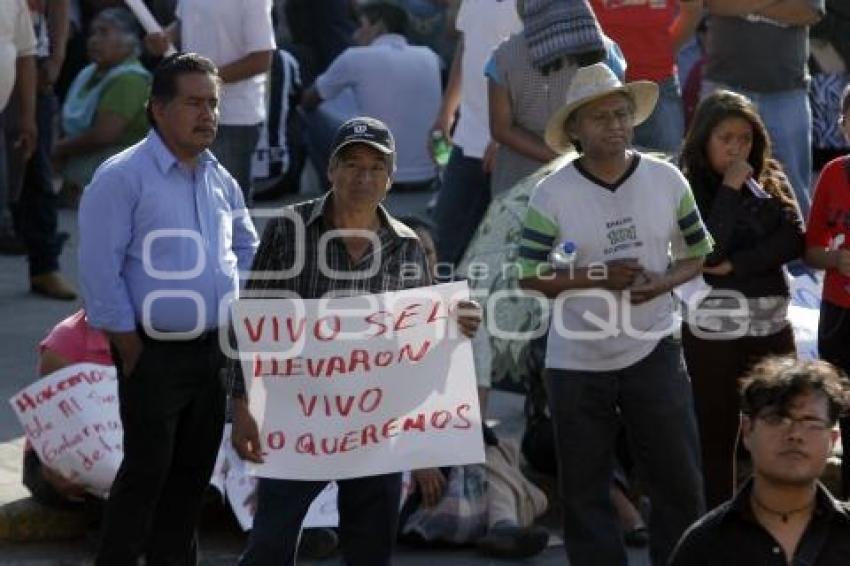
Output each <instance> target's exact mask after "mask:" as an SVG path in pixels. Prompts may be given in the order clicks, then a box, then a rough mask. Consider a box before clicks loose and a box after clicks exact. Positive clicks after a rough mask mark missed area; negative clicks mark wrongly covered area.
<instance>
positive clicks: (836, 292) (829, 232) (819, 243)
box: [806, 156, 850, 308]
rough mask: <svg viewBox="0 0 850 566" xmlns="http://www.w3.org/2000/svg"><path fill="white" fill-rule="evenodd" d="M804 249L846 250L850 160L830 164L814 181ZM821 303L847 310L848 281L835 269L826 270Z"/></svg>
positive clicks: (849, 242)
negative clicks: (813, 194)
mask: <svg viewBox="0 0 850 566" xmlns="http://www.w3.org/2000/svg"><path fill="white" fill-rule="evenodd" d="M836 238H838V240H837V241H836ZM842 238H843V240H844V241H843V242H841V239H842ZM839 242H840V244H839ZM806 247H818V248H827V247H829V248H841V249H850V156H845V157H839V158H838V159H833V160H832V161H830V162H829V163H828V164H827V165H826V167H824V168H823V171H822V172H821V174H820V177H819V178H818V183H817V186H815V196H814V200H813V202H812V210H811V212H810V213H809V223H808V225H807V231H806ZM823 299H824V300H825V301H828V302H830V303H832V304H834V305H838V306H840V307H843V308H850V277H847V276H846V275H842V274H840V273H839V272H838V270H836V269H827V270H826V278H825V279H824V282H823Z"/></svg>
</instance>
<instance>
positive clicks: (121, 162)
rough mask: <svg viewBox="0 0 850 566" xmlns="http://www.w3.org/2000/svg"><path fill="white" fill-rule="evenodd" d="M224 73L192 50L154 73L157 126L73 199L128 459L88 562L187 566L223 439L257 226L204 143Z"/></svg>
mask: <svg viewBox="0 0 850 566" xmlns="http://www.w3.org/2000/svg"><path fill="white" fill-rule="evenodd" d="M219 89H220V80H219V77H218V73H217V70H216V68H215V66H214V65H213V64H212V62H210V61H209V60H208V59H205V58H203V57H200V56H198V55H195V54H182V55H176V56H173V57H170V58H168V59H166V60H165V61H163V63H162V64H161V65H160V66H159V68H157V70H156V72H155V73H154V78H153V84H152V87H151V97H150V100H149V101H148V117H149V118H150V120H151V124H152V125H153V129H152V130H151V132H150V133H149V134H148V136H147V137H146V138H145V139H144V140H143V141H141V142H140V143H138V144H136V145H134V146H132V147H130V148H128V149H127V150H126V151H123V152H121V153H119V154H118V155H116V156H114V157H113V158H111V159H110V160H108V161H107V162H106V163H104V165H103V166H101V167H100V168H99V169H98V171H97V172H96V173H95V176H94V178H93V180H92V182H91V184H90V185H89V186H88V187H86V190H85V192H84V194H83V198H82V201H81V203H80V212H79V224H80V252H79V262H80V278H81V281H82V288H83V295H84V297H85V304H86V311H87V315H88V319H89V321H90V323H91V325H92V326H94V327H96V328H100V329H102V330H104V331H105V332H106V334H107V336H108V337H109V341H110V346H111V350H112V356H113V359H114V360H115V365H116V367H117V368H118V395H119V402H120V410H121V419H122V422H123V424H124V460H123V461H122V463H121V467H120V469H119V470H118V474H117V476H116V478H115V482H114V483H113V486H112V490H111V491H110V496H109V501H108V503H107V506H106V512H105V516H104V522H103V537H102V541H101V546H100V549H99V551H98V557H97V562H96V564H98V565H103V566H106V565H108V566H121V565H124V564H128V565H129V564H133V565H135V564H136V562H137V560H138V558H139V557H140V556H145V558H146V559H147V564H149V565H160V564H195V563H196V560H197V543H196V538H195V525H196V523H197V519H198V515H199V512H200V505H201V499H202V496H203V493H204V490H205V488H206V486H207V484H208V483H209V479H210V475H211V473H212V469H213V465H214V463H215V458H216V454H217V452H218V446H219V444H220V442H221V433H222V426H223V422H224V388H223V383H222V381H221V378H220V373H219V370H220V369H221V367H222V366H223V356H222V353H221V351H220V348H219V345H218V344H219V341H218V329H219V328H226V326H227V325H226V322H227V318H226V317H227V313H228V310H229V308H228V307H229V304H230V301H231V300H233V299H234V298H235V297H236V295H237V294H238V292H239V269H242V270H248V269H250V266H251V262H252V260H253V255H254V252H255V250H256V248H257V234H256V231H255V230H254V226H253V224H252V222H251V219H250V216H248V214H247V211H246V210H245V205H244V201H243V198H242V193H241V191H240V189H239V186H238V184H237V183H236V182H235V181H234V180H233V178H232V177H231V176H230V175H229V174H228V172H227V171H226V170H225V169H224V167H222V166H221V165H220V164H219V163H218V161H217V160H216V159H215V157H213V155H212V154H211V153H210V152H209V151H208V150H207V148H208V147H209V145H210V144H211V143H212V142H213V140H214V139H215V135H216V128H217V125H218V107H217V105H218V97H219Z"/></svg>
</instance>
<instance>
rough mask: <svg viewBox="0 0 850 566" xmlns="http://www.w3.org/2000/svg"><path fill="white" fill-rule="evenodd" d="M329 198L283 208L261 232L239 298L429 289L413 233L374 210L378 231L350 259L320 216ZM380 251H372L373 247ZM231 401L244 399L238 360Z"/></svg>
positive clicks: (233, 367)
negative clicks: (361, 251)
mask: <svg viewBox="0 0 850 566" xmlns="http://www.w3.org/2000/svg"><path fill="white" fill-rule="evenodd" d="M332 198H333V193H328V194H327V195H326V196H324V197H320V198H317V199H313V200H309V201H306V202H303V203H299V204H296V205H293V206H291V207H287V209H286V213H284V214H283V215H282V216H280V217H278V218H274V219H273V220H271V221H270V222H269V223H268V225H267V226H266V229H265V231H264V232H263V238H262V240H261V242H260V248H259V250H257V255H256V256H255V257H254V265H253V267H252V268H251V269H252V271H253V272H254V273H255V274H256V275H255V277H253V278H251V279H249V280H248V283H247V285H246V286H245V291H244V292H243V293H242V298H247V299H250V298H275V297H278V298H280V297H281V296H282V294H281V291H285V292H288V293H290V296H291V294H293V293H294V294H295V295H296V296H298V297H300V298H302V299H320V298H324V297H333V296H356V295H364V294H371V293H385V292H387V291H400V290H402V289H410V288H413V287H422V286H426V285H430V284H431V276H430V272H429V270H428V264H427V261H426V259H425V251H424V249H423V248H422V244H420V243H419V239H418V238H417V236H416V233H415V232H414V231H413V230H412V229H410V228H409V227H407V226H406V225H405V224H403V223H401V222H399V221H398V220H396V219H395V218H393V217H392V216H390V214H389V213H388V212H387V211H386V209H384V207H383V206H380V205H379V206H378V217H379V219H380V228H378V230H377V232H376V233H375V234H374V238H375V239H374V240H373V241H372V242H370V244H369V247H368V248H367V250H366V253H364V254H363V256H362V257H361V258H360V259H358V260H357V261H356V262H353V261H352V260H351V256H350V255H349V254H348V250H347V249H346V247H345V243H344V242H343V240H342V238H341V237H340V236H341V234H337V235H334V234H333V230H334V227H333V226H332V225H330V222H329V219H328V217H327V216H326V214H325V211H326V209H327V206H328V203H329V202H330V199H332ZM374 244H379V245H380V247H379V248H378V249H377V251H376V245H374ZM228 376H229V382H230V392H231V395H232V396H233V397H237V398H238V397H244V396H245V381H244V377H243V375H242V367H241V364H240V363H239V361H238V360H232V361H231V363H230V366H229V371H228Z"/></svg>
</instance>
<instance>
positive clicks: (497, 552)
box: [476, 525, 549, 558]
mask: <svg viewBox="0 0 850 566" xmlns="http://www.w3.org/2000/svg"><path fill="white" fill-rule="evenodd" d="M548 544H549V533H548V532H547V531H546V529H544V528H543V527H538V526H536V525H532V526H530V527H526V528H521V527H496V528H494V529H491V530H490V531H489V532H488V533H487V534H486V535H484V536H483V537H481V538H480V539H478V542H476V547H477V548H478V551H479V552H480V553H481V554H483V555H484V556H490V557H493V558H530V557H531V556H535V555H537V554H540V553H541V552H543V550H544V549H545V548H546V546H547V545H548Z"/></svg>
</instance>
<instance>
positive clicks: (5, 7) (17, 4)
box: [0, 0, 36, 111]
mask: <svg viewBox="0 0 850 566" xmlns="http://www.w3.org/2000/svg"><path fill="white" fill-rule="evenodd" d="M35 54H36V39H35V34H34V33H33V28H32V21H31V20H30V15H29V7H27V2H26V0H0V111H2V110H3V109H4V108H6V104H7V103H8V102H9V96H10V95H11V94H12V88H13V87H14V86H15V65H16V63H17V59H18V57H27V56H30V55H35Z"/></svg>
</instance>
